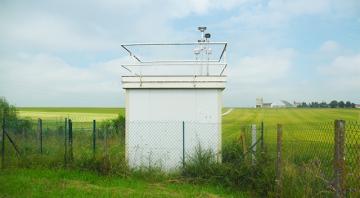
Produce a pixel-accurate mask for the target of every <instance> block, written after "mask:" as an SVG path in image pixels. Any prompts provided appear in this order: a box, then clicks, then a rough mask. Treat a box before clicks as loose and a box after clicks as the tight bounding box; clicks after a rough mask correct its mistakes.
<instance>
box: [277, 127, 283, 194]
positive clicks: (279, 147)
mask: <svg viewBox="0 0 360 198" xmlns="http://www.w3.org/2000/svg"><path fill="white" fill-rule="evenodd" d="M276 153H277V155H276V180H275V185H276V186H275V188H276V197H282V125H281V124H278V125H277V149H276Z"/></svg>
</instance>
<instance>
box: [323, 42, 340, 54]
mask: <svg viewBox="0 0 360 198" xmlns="http://www.w3.org/2000/svg"><path fill="white" fill-rule="evenodd" d="M339 49H340V46H339V44H338V43H337V42H336V41H332V40H328V41H325V42H324V43H323V44H322V45H321V47H320V51H322V52H325V53H329V52H336V51H337V50H339Z"/></svg>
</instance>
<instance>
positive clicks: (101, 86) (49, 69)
mask: <svg viewBox="0 0 360 198" xmlns="http://www.w3.org/2000/svg"><path fill="white" fill-rule="evenodd" d="M122 62H123V59H115V60H111V61H108V62H104V63H97V64H94V65H90V66H88V67H85V68H79V67H74V66H72V65H69V64H67V63H66V62H65V61H63V60H62V59H60V58H58V57H54V56H51V55H47V54H35V55H33V54H21V55H18V56H16V57H13V58H12V59H2V60H0V65H1V68H0V71H1V72H0V93H2V94H4V95H5V96H8V97H9V99H10V100H11V99H13V100H14V101H17V102H19V103H21V104H22V105H41V106H44V105H56V104H58V103H59V104H63V105H64V104H65V105H71V106H76V105H78V106H84V105H85V106H86V105H90V106H92V105H100V106H115V105H117V106H118V105H120V104H121V103H122V100H121V95H122V92H121V90H122V88H121V84H120V76H121V69H120V64H121V63H122ZM79 98H80V100H79Z"/></svg>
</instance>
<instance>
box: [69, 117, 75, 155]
mask: <svg viewBox="0 0 360 198" xmlns="http://www.w3.org/2000/svg"><path fill="white" fill-rule="evenodd" d="M72 129H73V128H72V121H71V119H69V152H70V155H69V159H70V161H73V158H74V155H73V131H72Z"/></svg>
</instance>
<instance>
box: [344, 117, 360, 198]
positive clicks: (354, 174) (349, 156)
mask: <svg viewBox="0 0 360 198" xmlns="http://www.w3.org/2000/svg"><path fill="white" fill-rule="evenodd" d="M344 159H345V174H346V184H345V187H346V188H347V191H348V193H349V194H350V195H353V197H360V123H359V122H355V121H349V122H346V125H345V156H344Z"/></svg>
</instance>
